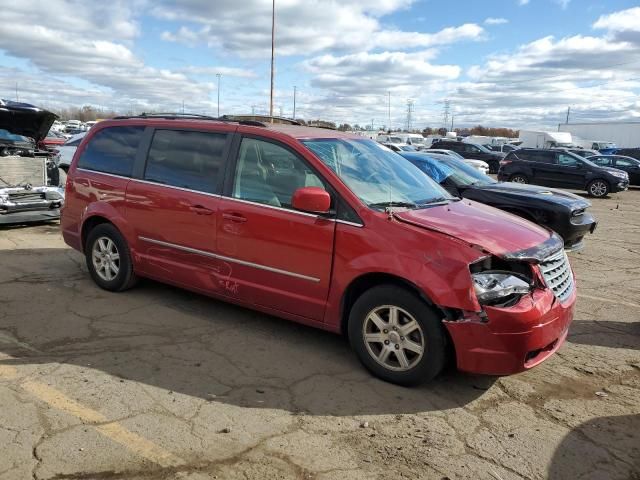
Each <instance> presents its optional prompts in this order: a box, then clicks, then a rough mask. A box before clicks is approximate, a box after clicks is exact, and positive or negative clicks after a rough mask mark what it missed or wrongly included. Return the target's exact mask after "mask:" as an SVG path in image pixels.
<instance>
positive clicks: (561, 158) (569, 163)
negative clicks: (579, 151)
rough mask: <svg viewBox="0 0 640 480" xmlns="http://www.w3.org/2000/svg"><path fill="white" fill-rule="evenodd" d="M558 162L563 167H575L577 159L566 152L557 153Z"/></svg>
mask: <svg viewBox="0 0 640 480" xmlns="http://www.w3.org/2000/svg"><path fill="white" fill-rule="evenodd" d="M558 164H559V165H561V166H563V167H575V166H576V165H577V164H578V159H576V157H573V156H571V155H567V154H566V153H559V154H558Z"/></svg>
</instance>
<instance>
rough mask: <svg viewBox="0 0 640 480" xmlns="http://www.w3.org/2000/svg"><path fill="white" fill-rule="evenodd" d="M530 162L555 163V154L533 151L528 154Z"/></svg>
mask: <svg viewBox="0 0 640 480" xmlns="http://www.w3.org/2000/svg"><path fill="white" fill-rule="evenodd" d="M530 155H531V157H530V160H531V161H532V162H539V163H555V153H554V152H545V151H541V150H538V151H535V150H534V151H533V152H530Z"/></svg>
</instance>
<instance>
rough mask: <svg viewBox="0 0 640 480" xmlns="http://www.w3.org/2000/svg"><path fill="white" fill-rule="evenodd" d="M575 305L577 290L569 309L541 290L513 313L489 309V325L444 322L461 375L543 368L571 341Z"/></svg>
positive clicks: (523, 302)
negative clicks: (465, 373)
mask: <svg viewBox="0 0 640 480" xmlns="http://www.w3.org/2000/svg"><path fill="white" fill-rule="evenodd" d="M575 301H576V291H575V289H574V291H573V293H572V294H571V296H570V297H569V298H568V299H567V300H566V302H564V303H560V301H558V300H557V299H556V298H555V296H554V295H553V292H552V291H551V290H536V291H534V292H533V294H531V295H528V296H526V297H523V298H522V299H521V300H520V302H518V303H517V304H516V305H514V306H513V307H510V308H497V307H485V312H486V314H487V321H486V322H483V321H481V320H480V319H479V318H477V319H468V320H461V321H455V322H451V321H447V322H445V325H446V327H447V330H448V331H449V334H450V336H451V338H452V340H453V343H454V347H455V351H456V363H457V366H458V369H459V370H462V371H465V372H472V373H479V374H486V375H510V374H513V373H518V372H522V371H524V370H527V369H529V368H532V367H535V366H536V365H538V364H540V363H542V362H543V361H545V360H546V359H547V358H549V357H550V356H551V355H553V353H554V352H555V351H556V350H558V348H560V346H561V345H562V344H563V343H564V341H565V339H566V338H567V332H568V329H569V325H570V324H571V321H572V320H573V313H574V308H575Z"/></svg>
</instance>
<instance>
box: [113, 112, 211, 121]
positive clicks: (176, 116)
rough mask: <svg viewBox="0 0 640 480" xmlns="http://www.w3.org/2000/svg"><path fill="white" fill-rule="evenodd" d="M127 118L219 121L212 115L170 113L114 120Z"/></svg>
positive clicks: (129, 116) (123, 116)
mask: <svg viewBox="0 0 640 480" xmlns="http://www.w3.org/2000/svg"><path fill="white" fill-rule="evenodd" d="M127 118H166V119H170V120H172V119H173V120H174V119H189V118H194V119H199V120H219V119H218V118H216V117H212V116H211V115H200V114H197V113H175V112H169V113H155V112H152V113H146V112H142V113H141V114H140V115H119V116H117V117H114V119H116V120H124V119H127Z"/></svg>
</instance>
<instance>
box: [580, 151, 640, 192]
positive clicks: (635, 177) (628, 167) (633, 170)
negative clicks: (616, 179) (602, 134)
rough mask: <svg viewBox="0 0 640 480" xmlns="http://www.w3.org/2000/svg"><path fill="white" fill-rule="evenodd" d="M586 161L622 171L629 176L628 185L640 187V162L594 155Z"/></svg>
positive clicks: (621, 156) (629, 158) (621, 157)
mask: <svg viewBox="0 0 640 480" xmlns="http://www.w3.org/2000/svg"><path fill="white" fill-rule="evenodd" d="M587 160H589V161H590V162H593V163H595V164H596V165H599V166H601V167H613V168H617V169H618V170H624V171H625V172H627V175H629V184H630V185H640V160H638V159H635V158H632V157H625V156H623V155H594V156H593V157H587Z"/></svg>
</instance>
